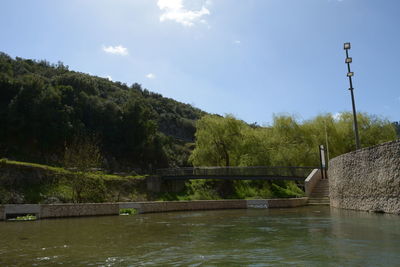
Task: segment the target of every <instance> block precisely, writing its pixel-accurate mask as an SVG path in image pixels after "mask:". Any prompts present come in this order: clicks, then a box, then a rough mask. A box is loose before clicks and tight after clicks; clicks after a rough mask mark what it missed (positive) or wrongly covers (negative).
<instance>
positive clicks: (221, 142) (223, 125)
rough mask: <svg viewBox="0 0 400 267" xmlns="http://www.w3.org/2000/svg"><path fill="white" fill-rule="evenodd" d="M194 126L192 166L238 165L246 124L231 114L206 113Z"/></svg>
mask: <svg viewBox="0 0 400 267" xmlns="http://www.w3.org/2000/svg"><path fill="white" fill-rule="evenodd" d="M196 126H197V131H196V134H195V136H196V147H195V149H194V151H193V153H192V155H191V156H190V161H191V162H192V163H193V165H194V166H237V165H238V162H239V161H240V148H241V145H242V144H243V131H244V130H245V129H247V128H249V126H248V125H246V124H245V123H244V122H243V121H240V120H237V119H235V118H234V117H233V116H232V115H228V116H226V117H225V118H224V117H220V116H214V115H207V116H204V117H203V118H201V119H200V120H199V121H198V122H197V125H196Z"/></svg>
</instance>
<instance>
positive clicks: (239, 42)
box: [233, 40, 242, 45]
mask: <svg viewBox="0 0 400 267" xmlns="http://www.w3.org/2000/svg"><path fill="white" fill-rule="evenodd" d="M233 43H234V44H237V45H240V44H241V43H242V42H241V41H240V40H235V41H233Z"/></svg>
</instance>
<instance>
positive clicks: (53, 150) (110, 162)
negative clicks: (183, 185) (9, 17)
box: [0, 53, 205, 170]
mask: <svg viewBox="0 0 400 267" xmlns="http://www.w3.org/2000/svg"><path fill="white" fill-rule="evenodd" d="M203 114H205V113H204V112H202V111H200V110H199V109H196V108H193V107H192V106H190V105H188V104H183V103H180V102H177V101H175V100H172V99H168V98H164V97H162V96H161V95H160V94H155V93H152V92H149V91H148V90H146V89H143V88H142V87H141V85H140V84H133V85H132V86H127V85H126V84H122V83H120V82H111V81H109V80H107V79H104V78H100V77H96V76H90V75H87V74H84V73H79V72H74V71H70V70H68V66H65V65H64V64H63V63H61V62H59V63H57V64H50V63H49V62H47V61H34V60H29V59H22V58H18V57H17V58H15V59H13V58H11V57H10V56H8V55H6V54H4V53H0V157H8V158H13V159H16V160H26V161H32V162H38V163H46V164H60V163H61V162H62V155H63V154H64V150H65V147H67V146H68V144H69V143H71V142H72V140H75V139H76V138H79V137H82V138H83V137H85V136H95V137H96V138H97V139H98V140H100V142H99V145H100V149H101V151H102V153H103V155H104V159H105V160H104V165H105V166H104V167H106V168H109V169H115V170H117V169H131V168H140V169H142V170H145V169H149V168H155V167H166V166H171V165H186V164H188V163H187V158H188V155H189V152H190V150H189V149H188V147H189V145H188V144H187V143H191V142H193V141H194V133H195V121H196V120H197V119H199V118H200V117H201V116H202V115H203Z"/></svg>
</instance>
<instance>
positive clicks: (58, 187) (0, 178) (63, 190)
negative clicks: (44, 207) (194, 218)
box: [0, 159, 147, 204]
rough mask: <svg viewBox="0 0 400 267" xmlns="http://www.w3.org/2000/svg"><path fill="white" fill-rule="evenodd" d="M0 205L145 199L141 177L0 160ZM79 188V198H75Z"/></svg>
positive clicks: (143, 182)
mask: <svg viewBox="0 0 400 267" xmlns="http://www.w3.org/2000/svg"><path fill="white" fill-rule="evenodd" d="M0 174H1V175H0V204H12V203H19V204H23V203H70V202H78V199H79V202H105V201H107V202H114V201H136V200H138V199H137V198H138V196H140V197H141V200H144V199H146V198H147V195H146V191H145V188H146V186H145V177H144V176H120V175H115V174H105V173H102V172H99V171H97V172H77V171H73V170H68V169H64V168H60V167H52V166H47V165H40V164H33V163H28V162H17V161H9V160H6V159H2V160H0ZM77 191H79V197H77Z"/></svg>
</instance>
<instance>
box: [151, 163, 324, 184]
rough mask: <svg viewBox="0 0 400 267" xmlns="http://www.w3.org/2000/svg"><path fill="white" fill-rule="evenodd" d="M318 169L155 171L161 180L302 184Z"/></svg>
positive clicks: (215, 168) (185, 169) (261, 167)
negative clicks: (283, 181)
mask: <svg viewBox="0 0 400 267" xmlns="http://www.w3.org/2000/svg"><path fill="white" fill-rule="evenodd" d="M313 169H319V168H318V167H267V166H256V167H185V168H166V169H158V170H156V174H157V175H159V176H160V177H161V178H162V179H163V180H191V179H220V180H286V181H298V182H304V180H305V179H306V178H307V176H308V175H309V174H310V173H311V171H312V170H313Z"/></svg>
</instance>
